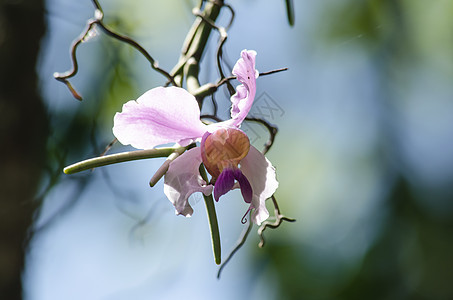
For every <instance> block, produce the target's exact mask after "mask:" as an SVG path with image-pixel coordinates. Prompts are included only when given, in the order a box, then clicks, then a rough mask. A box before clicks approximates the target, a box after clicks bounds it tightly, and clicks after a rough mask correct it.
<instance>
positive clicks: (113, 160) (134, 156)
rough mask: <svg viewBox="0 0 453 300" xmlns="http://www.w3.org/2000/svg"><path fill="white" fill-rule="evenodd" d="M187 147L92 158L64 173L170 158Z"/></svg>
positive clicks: (66, 169)
mask: <svg viewBox="0 0 453 300" xmlns="http://www.w3.org/2000/svg"><path fill="white" fill-rule="evenodd" d="M184 149H185V147H179V148H173V147H168V148H157V149H148V150H137V151H130V152H121V153H116V154H110V155H105V156H100V157H95V158H90V159H87V160H84V161H81V162H78V163H75V164H73V165H70V166H67V167H66V168H64V170H63V172H64V173H66V174H74V173H78V172H81V171H85V170H90V169H93V168H97V167H102V166H106V165H112V164H117V163H121V162H126V161H132V160H139V159H147V158H156V157H168V156H169V155H171V154H172V153H173V152H182V151H184Z"/></svg>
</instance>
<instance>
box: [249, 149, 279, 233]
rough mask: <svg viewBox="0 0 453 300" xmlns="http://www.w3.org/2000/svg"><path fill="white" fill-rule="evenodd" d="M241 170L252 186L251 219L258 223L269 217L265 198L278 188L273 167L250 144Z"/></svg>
mask: <svg viewBox="0 0 453 300" xmlns="http://www.w3.org/2000/svg"><path fill="white" fill-rule="evenodd" d="M241 171H242V173H243V174H244V175H245V176H246V177H247V179H248V180H249V182H250V185H251V186H252V190H253V198H252V205H253V207H254V208H255V210H254V211H253V213H252V221H253V222H254V223H256V224H258V225H260V224H261V223H262V222H263V221H264V220H266V219H267V218H268V217H269V212H268V211H267V209H266V199H268V198H270V197H271V196H272V195H273V194H274V193H275V191H276V190H277V188H278V181H277V178H276V175H275V168H274V167H273V166H272V164H271V162H270V161H269V160H268V159H267V158H266V157H265V156H264V155H263V154H262V153H261V152H260V151H258V150H257V149H256V148H255V147H253V146H250V150H249V153H248V154H247V156H246V157H244V159H242V161H241Z"/></svg>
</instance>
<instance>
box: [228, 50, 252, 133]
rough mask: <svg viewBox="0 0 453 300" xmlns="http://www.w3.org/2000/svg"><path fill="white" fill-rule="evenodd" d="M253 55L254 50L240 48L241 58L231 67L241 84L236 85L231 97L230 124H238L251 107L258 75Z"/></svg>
mask: <svg viewBox="0 0 453 300" xmlns="http://www.w3.org/2000/svg"><path fill="white" fill-rule="evenodd" d="M255 56H256V52H255V51H253V50H242V52H241V58H240V59H239V60H238V61H237V62H236V64H235V65H234V67H233V72H232V73H233V75H235V76H236V78H237V80H239V82H241V83H242V85H239V86H238V87H236V94H234V95H233V96H232V97H231V103H232V106H231V120H230V122H229V124H230V125H231V126H239V125H240V124H241V123H242V121H244V119H245V117H246V116H247V114H248V113H249V111H250V109H251V108H252V104H253V100H254V99H255V94H256V78H257V77H258V71H257V70H256V69H255Z"/></svg>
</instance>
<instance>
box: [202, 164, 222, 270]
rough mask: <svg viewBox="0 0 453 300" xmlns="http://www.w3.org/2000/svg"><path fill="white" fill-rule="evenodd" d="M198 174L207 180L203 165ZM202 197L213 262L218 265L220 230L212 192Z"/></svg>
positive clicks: (219, 261)
mask: <svg viewBox="0 0 453 300" xmlns="http://www.w3.org/2000/svg"><path fill="white" fill-rule="evenodd" d="M200 175H201V177H202V178H203V180H204V181H206V182H208V176H207V175H206V170H205V169H204V166H203V165H201V166H200ZM203 197H204V202H205V204H206V210H207V212H208V219H209V229H210V230H211V239H212V250H213V251H214V260H215V263H216V264H218V265H220V263H221V262H222V258H221V249H220V232H219V224H218V222H217V214H216V211H215V206H214V199H212V194H211V195H209V196H205V195H204V194H203Z"/></svg>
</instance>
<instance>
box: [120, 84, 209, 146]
mask: <svg viewBox="0 0 453 300" xmlns="http://www.w3.org/2000/svg"><path fill="white" fill-rule="evenodd" d="M205 132H206V125H204V124H203V123H202V122H201V121H200V109H199V107H198V103H197V101H196V100H195V97H194V96H192V95H191V94H190V93H189V92H187V91H186V90H184V89H182V88H178V87H167V88H164V87H157V88H154V89H151V90H149V91H147V92H146V93H144V94H143V95H142V96H140V97H139V98H138V99H137V101H134V100H132V101H129V102H127V103H125V104H124V105H123V110H122V112H121V113H117V114H116V115H115V118H114V126H113V134H114V135H115V136H116V138H117V139H118V141H120V142H121V143H122V144H124V145H128V144H131V145H132V146H133V147H135V148H138V149H150V148H154V147H155V146H158V145H161V144H167V143H180V144H181V145H183V146H185V145H187V144H188V143H190V141H191V140H192V139H196V138H199V137H201V136H202V135H203V134H204V133H205Z"/></svg>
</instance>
